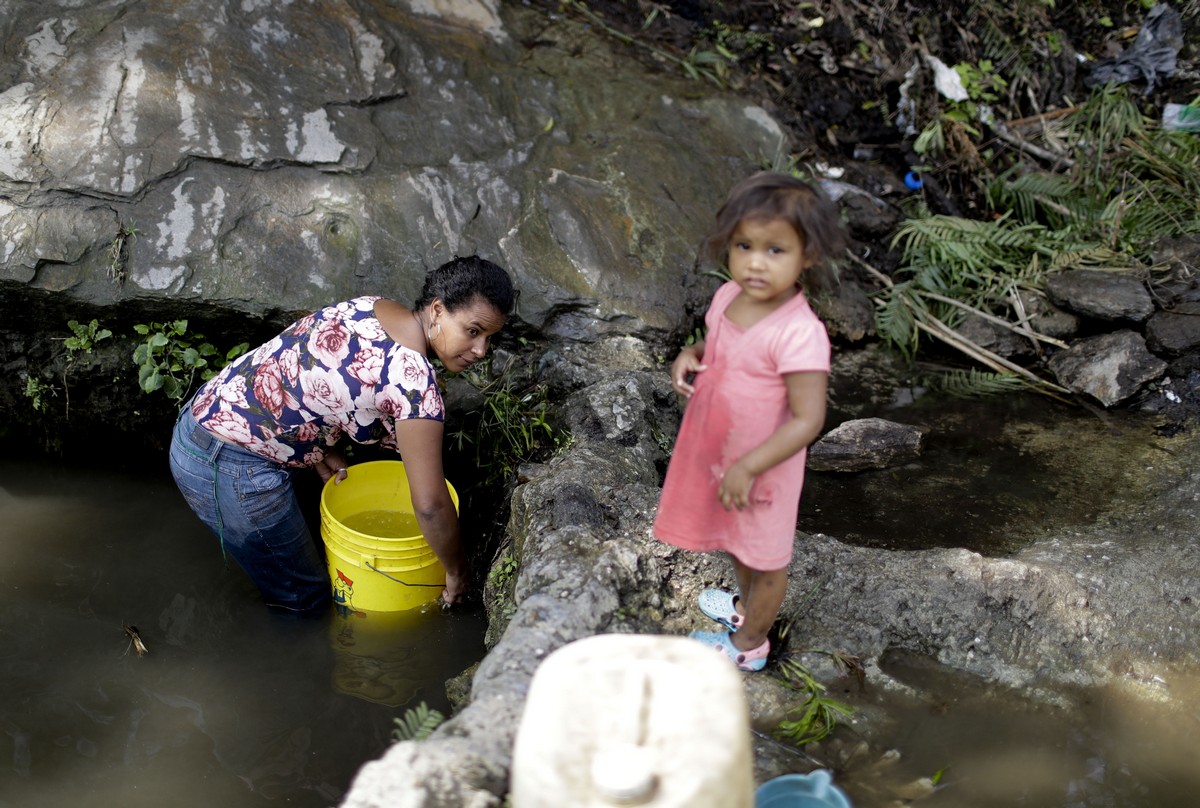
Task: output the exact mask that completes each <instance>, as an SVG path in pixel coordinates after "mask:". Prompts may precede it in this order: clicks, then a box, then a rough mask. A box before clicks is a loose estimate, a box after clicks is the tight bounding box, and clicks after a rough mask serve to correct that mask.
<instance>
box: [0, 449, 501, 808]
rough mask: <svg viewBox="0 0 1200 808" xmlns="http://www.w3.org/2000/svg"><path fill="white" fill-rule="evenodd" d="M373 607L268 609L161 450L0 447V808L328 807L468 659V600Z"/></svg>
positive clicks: (475, 645)
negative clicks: (132, 459)
mask: <svg viewBox="0 0 1200 808" xmlns="http://www.w3.org/2000/svg"><path fill="white" fill-rule="evenodd" d="M377 617H378V616H376V615H371V616H368V617H367V618H365V619H364V618H354V617H349V618H343V617H339V616H337V615H334V614H330V615H329V616H327V617H325V618H323V619H319V620H295V619H290V618H286V617H280V616H277V615H274V614H272V613H270V612H269V610H267V609H266V608H265V607H264V606H263V605H262V603H261V601H260V600H259V598H258V594H257V592H256V591H255V590H254V588H253V586H252V585H251V584H250V583H249V581H248V580H247V579H246V578H245V576H244V575H243V574H242V573H241V572H240V571H239V570H237V569H236V567H233V566H232V565H231V566H230V567H229V568H228V569H227V568H225V567H224V566H223V564H222V560H221V555H220V551H219V549H218V547H217V545H216V541H215V539H213V538H212V537H211V536H210V535H209V534H208V533H207V531H206V530H205V529H204V528H203V527H202V526H201V525H200V524H199V522H197V521H196V519H195V518H194V517H193V515H192V514H191V512H190V511H189V510H188V509H187V507H186V506H185V505H184V503H183V500H182V498H181V497H180V496H179V494H178V492H176V490H175V488H174V486H173V484H172V482H171V480H170V476H169V474H168V473H167V471H166V468H165V464H164V467H163V469H162V470H161V472H157V471H156V472H155V473H148V474H145V475H123V474H101V473H97V472H82V471H77V470H70V469H63V468H58V467H55V466H54V465H52V464H44V463H37V462H34V463H22V464H16V463H11V462H8V463H3V464H0V688H2V689H3V693H4V695H3V697H2V698H0V808H18V806H19V808H38V807H39V806H47V807H48V808H49V807H50V806H55V807H57V806H64V805H71V806H104V808H110V807H111V806H122V808H137V807H138V806H146V807H147V808H150V807H151V806H153V807H154V808H161V806H164V805H171V806H181V807H183V808H186V807H188V806H195V808H212V806H216V805H220V806H225V807H226V808H240V807H241V806H256V805H279V804H286V805H295V806H314V807H316V806H329V805H335V804H336V803H337V802H338V801H339V800H340V798H341V796H342V795H343V793H344V792H345V790H346V789H347V788H348V786H349V784H350V782H351V780H352V779H353V777H354V774H355V773H356V772H357V770H358V768H359V767H360V766H361V765H362V764H363V763H365V762H366V761H368V760H372V759H374V758H377V757H378V756H380V755H381V754H382V753H383V752H384V751H385V750H386V748H387V747H388V746H389V744H390V743H391V732H392V729H393V728H394V719H395V718H396V717H398V716H400V715H402V714H403V712H404V709H405V708H407V707H415V706H416V705H417V704H419V703H420V702H422V701H424V702H425V703H427V704H428V705H429V706H430V707H433V708H436V709H439V710H441V711H442V712H443V713H445V714H448V713H449V705H448V703H447V699H446V696H445V690H444V682H445V680H446V679H448V678H450V677H452V676H454V675H456V674H458V673H459V672H460V671H462V670H463V669H464V668H466V667H468V666H469V665H470V664H471V663H473V662H475V661H477V660H478V659H479V658H481V657H482V656H483V632H484V621H483V617H482V614H480V613H478V612H476V613H465V614H449V615H445V614H442V613H440V612H439V611H437V610H436V609H434V610H430V611H429V612H428V613H425V612H422V611H413V612H406V613H404V614H402V615H397V616H393V617H391V618H388V619H383V618H381V617H379V618H378V619H373V618H377ZM127 625H128V626H135V627H136V628H137V630H138V633H139V634H140V636H141V638H142V639H143V641H144V642H145V645H146V647H147V648H148V653H147V654H145V655H144V656H139V655H138V654H137V653H136V652H135V651H134V650H132V649H131V643H130V640H129V637H128V635H127V634H126V632H125V631H124V630H123V627H124V626H127Z"/></svg>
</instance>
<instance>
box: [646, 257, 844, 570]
mask: <svg viewBox="0 0 1200 808" xmlns="http://www.w3.org/2000/svg"><path fill="white" fill-rule="evenodd" d="M740 291H741V289H740V287H738V285H737V284H736V283H733V282H732V281H730V282H728V283H725V284H724V285H723V286H721V288H720V289H718V290H717V293H716V294H715V295H713V299H712V304H711V305H710V306H709V309H708V313H707V314H706V315H705V317H704V320H705V323H706V325H707V326H708V335H707V337H706V339H705V342H704V360H703V361H704V364H705V365H707V366H708V370H705V371H704V372H702V373H698V374H696V379H695V382H694V385H695V388H696V392H695V393H693V394H692V397H691V399H690V400H689V401H688V404H687V410H686V411H685V412H684V415H683V423H682V424H681V425H680V427H679V436H678V437H677V438H676V440H675V450H674V452H673V454H672V455H671V463H670V466H669V467H668V468H667V478H666V481H665V482H664V483H663V491H662V497H661V498H660V500H659V505H658V515H657V517H656V518H655V522H654V534H655V536H657V537H658V538H659V539H660V540H662V541H665V542H667V543H669V544H674V545H676V546H678V547H682V548H684V549H687V550H696V551H700V552H711V551H713V550H725V551H727V552H729V553H730V554H731V555H733V556H734V557H735V558H737V559H738V560H739V561H741V562H742V563H743V564H745V565H746V566H748V567H750V568H751V569H756V570H778V569H783V568H784V567H786V566H787V565H788V564H789V563H790V562H791V560H792V542H793V539H794V537H795V534H796V516H797V513H798V511H799V508H800V490H801V488H802V487H803V486H804V462H805V458H806V456H807V451H806V450H801V451H800V452H798V453H797V454H795V455H793V456H792V457H791V458H789V459H788V460H785V461H784V462H782V463H780V464H779V465H777V466H775V467H774V468H771V469H768V470H767V471H765V472H764V473H763V474H761V475H759V476H758V477H757V478H756V479H755V480H754V485H753V487H752V488H751V489H750V505H749V506H748V507H747V508H745V509H744V510H741V511H739V510H737V509H733V510H729V511H726V510H725V508H724V507H723V506H722V505H721V502H720V500H719V499H717V488H718V486H719V485H720V483H721V476H722V475H723V474H724V472H725V470H726V469H727V468H729V467H730V466H732V465H733V464H734V463H736V462H737V461H738V460H739V459H740V458H741V457H742V456H743V455H745V454H746V453H747V452H748V451H750V450H751V449H753V448H754V447H756V446H758V445H759V444H761V443H762V442H763V441H765V440H766V439H767V438H768V437H770V435H771V434H772V433H773V432H774V431H775V430H776V429H778V428H779V426H780V425H782V424H783V423H784V422H785V421H786V420H787V419H788V418H791V411H790V410H789V408H788V396H787V384H786V382H785V381H784V374H788V373H800V372H805V371H820V372H824V373H828V372H829V358H830V357H829V354H830V350H829V336H828V334H827V333H826V331H825V326H824V324H822V323H821V321H820V319H818V318H817V316H816V314H814V313H813V310H812V309H811V308H809V305H808V301H807V300H805V298H804V295H802V294H798V295H796V296H795V297H794V298H792V299H791V300H789V301H788V302H787V303H785V304H783V305H782V306H780V307H779V308H778V309H776V310H775V311H773V312H771V313H770V314H768V315H767V316H766V317H764V318H763V319H761V320H759V321H758V322H757V323H755V324H754V325H753V326H751V327H750V328H749V329H743V328H741V327H740V326H738V325H736V324H735V323H733V322H731V321H730V320H728V319H726V317H725V310H726V309H727V308H728V307H729V304H730V303H731V302H733V299H734V298H735V297H737V295H738V293H739V292H740Z"/></svg>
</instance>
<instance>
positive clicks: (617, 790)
mask: <svg viewBox="0 0 1200 808" xmlns="http://www.w3.org/2000/svg"><path fill="white" fill-rule="evenodd" d="M511 797H512V805H513V808H562V806H565V805H569V806H572V808H611V806H620V805H637V806H646V808H752V806H753V805H754V775H753V757H752V752H751V748H750V718H749V710H748V709H747V706H746V696H745V693H744V691H743V689H742V681H741V675H740V674H739V673H738V672H737V670H736V668H735V667H734V665H733V664H732V663H731V662H730V661H729V660H728V659H725V658H724V657H722V656H721V655H719V654H717V653H716V652H715V651H713V649H711V648H708V647H706V646H703V645H701V644H700V643H698V642H696V641H695V640H690V639H687V638H685V637H659V636H648V635H633V634H603V635H599V636H595V637H589V638H587V639H583V640H579V641H577V642H574V643H571V644H570V645H567V646H564V647H563V648H560V649H559V650H557V651H555V652H554V653H553V654H551V655H550V656H548V657H547V658H546V660H545V661H544V662H543V663H542V665H541V667H539V668H538V670H537V671H536V673H535V674H534V676H533V681H532V682H531V684H530V689H529V696H528V698H527V699H526V702H525V712H524V715H523V716H522V718H521V724H520V726H519V727H518V729H517V737H516V745H515V748H514V750H513V769H512V794H511Z"/></svg>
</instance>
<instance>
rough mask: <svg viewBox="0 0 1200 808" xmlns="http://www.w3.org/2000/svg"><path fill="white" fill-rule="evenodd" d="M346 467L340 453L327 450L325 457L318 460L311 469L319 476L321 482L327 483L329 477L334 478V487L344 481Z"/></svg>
mask: <svg viewBox="0 0 1200 808" xmlns="http://www.w3.org/2000/svg"><path fill="white" fill-rule="evenodd" d="M346 465H347V464H346V458H344V457H342V454H341V452H337V451H334V450H333V449H329V450H327V451H326V452H325V457H323V458H321V459H320V460H318V461H317V464H316V465H315V466H313V468H315V469H316V470H317V474H319V475H320V477H321V482H323V483H324V482H329V479H330V478H331V477H336V478H337V482H336V483H334V485H337V484H338V483H340V482H341V481H342V480H344V479H346V473H347V472H346Z"/></svg>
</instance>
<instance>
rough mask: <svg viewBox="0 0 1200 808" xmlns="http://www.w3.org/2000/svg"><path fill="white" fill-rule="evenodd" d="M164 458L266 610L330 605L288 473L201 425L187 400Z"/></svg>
mask: <svg viewBox="0 0 1200 808" xmlns="http://www.w3.org/2000/svg"><path fill="white" fill-rule="evenodd" d="M170 459H171V474H172V476H173V477H174V478H175V484H176V485H177V486H179V490H180V492H181V493H182V494H183V498H184V499H185V500H187V503H188V505H189V506H191V509H192V510H193V511H195V513H196V515H197V516H199V517H200V521H202V522H204V524H206V525H208V527H209V529H210V530H212V532H213V533H214V534H215V535H216V536H217V538H218V539H220V541H221V547H222V549H223V551H224V552H226V553H228V554H229V555H231V556H233V560H234V561H236V562H237V563H238V566H240V567H241V568H242V569H243V570H245V571H246V574H247V575H249V576H250V579H251V580H252V581H254V584H255V586H257V587H258V590H259V592H261V593H262V596H263V599H264V600H265V601H266V602H267V604H268V605H269V606H274V607H277V608H280V609H286V610H287V611H290V612H296V613H303V614H312V613H317V612H320V611H322V610H324V609H327V608H328V606H329V603H330V601H331V599H332V587H331V586H330V583H329V573H328V570H327V568H326V565H325V559H324V557H323V553H322V551H323V549H324V548H323V547H322V548H318V547H317V545H316V543H315V542H314V541H313V537H312V534H311V532H310V531H309V529H308V525H307V524H306V523H305V521H304V515H303V513H302V512H301V511H300V505H299V503H298V502H297V501H296V493H295V491H294V490H293V488H292V472H291V471H289V470H288V469H286V468H284V467H283V466H281V465H279V464H278V463H275V462H273V461H271V460H268V459H266V458H265V457H260V456H258V455H256V454H254V453H253V452H249V451H246V450H245V449H242V448H241V447H239V446H234V445H233V444H231V443H226V442H224V441H222V440H221V439H219V438H217V437H216V436H215V435H213V434H212V433H211V432H209V431H207V430H206V429H204V428H203V427H201V426H199V425H198V424H197V423H196V419H195V418H193V417H192V412H191V404H190V403H189V404H188V405H186V406H185V407H184V408H183V412H182V413H180V415H179V419H178V420H177V421H176V422H175V433H174V435H173V436H172V437H171V453H170Z"/></svg>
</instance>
